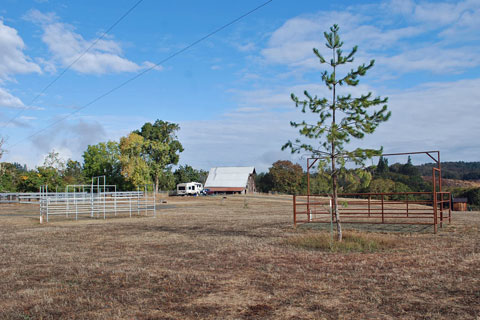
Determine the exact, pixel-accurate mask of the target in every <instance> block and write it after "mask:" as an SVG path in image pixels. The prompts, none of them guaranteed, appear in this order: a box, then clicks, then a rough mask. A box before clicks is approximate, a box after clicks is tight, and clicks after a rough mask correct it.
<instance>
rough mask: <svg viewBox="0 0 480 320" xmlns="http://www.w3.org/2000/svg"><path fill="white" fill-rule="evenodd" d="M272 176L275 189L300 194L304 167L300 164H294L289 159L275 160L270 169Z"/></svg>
mask: <svg viewBox="0 0 480 320" xmlns="http://www.w3.org/2000/svg"><path fill="white" fill-rule="evenodd" d="M268 173H269V174H270V176H271V177H272V182H273V190H274V191H278V192H282V193H288V194H298V193H299V191H300V190H301V188H302V180H303V176H304V174H303V169H302V166H300V165H299V164H293V163H292V162H291V161H288V160H279V161H277V162H275V163H274V164H273V165H272V167H271V168H270V169H269V170H268Z"/></svg>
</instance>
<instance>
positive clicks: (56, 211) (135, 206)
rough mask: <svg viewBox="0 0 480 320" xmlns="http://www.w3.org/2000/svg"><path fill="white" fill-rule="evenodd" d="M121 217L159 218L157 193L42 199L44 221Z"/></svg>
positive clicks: (41, 213)
mask: <svg viewBox="0 0 480 320" xmlns="http://www.w3.org/2000/svg"><path fill="white" fill-rule="evenodd" d="M119 214H128V215H129V216H130V217H131V216H132V214H134V215H135V214H136V215H152V216H156V198H155V193H154V192H153V193H152V194H149V193H148V192H144V191H128V192H99V193H71V195H68V196H65V197H56V196H55V195H54V194H48V193H45V194H43V195H42V196H41V197H40V221H43V219H45V221H46V222H48V221H49V219H50V218H51V216H64V217H66V218H74V219H75V220H78V219H79V218H80V217H90V218H101V217H102V218H103V219H106V218H107V216H112V215H113V216H117V215H119Z"/></svg>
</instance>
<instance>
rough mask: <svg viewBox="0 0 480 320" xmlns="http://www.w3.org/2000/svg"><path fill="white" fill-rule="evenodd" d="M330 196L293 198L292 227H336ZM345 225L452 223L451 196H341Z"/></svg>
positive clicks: (423, 193)
mask: <svg viewBox="0 0 480 320" xmlns="http://www.w3.org/2000/svg"><path fill="white" fill-rule="evenodd" d="M332 201H333V199H332V198H331V196H330V195H327V194H324V195H310V196H293V223H294V225H295V226H296V225H297V224H299V223H308V222H317V223H332V222H333V223H335V215H334V213H333V212H332V211H333V210H332ZM338 211H339V214H340V217H341V221H342V223H368V224H415V225H432V226H433V227H434V232H435V233H436V232H437V226H438V225H440V227H442V226H443V222H446V221H448V223H450V222H451V197H450V193H449V192H435V193H433V192H402V193H348V194H339V195H338Z"/></svg>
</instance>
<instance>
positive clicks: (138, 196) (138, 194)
mask: <svg viewBox="0 0 480 320" xmlns="http://www.w3.org/2000/svg"><path fill="white" fill-rule="evenodd" d="M137 215H140V187H137Z"/></svg>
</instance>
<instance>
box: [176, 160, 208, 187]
mask: <svg viewBox="0 0 480 320" xmlns="http://www.w3.org/2000/svg"><path fill="white" fill-rule="evenodd" d="M173 175H174V176H175V183H176V184H179V183H185V182H192V181H194V182H200V183H205V181H206V180H207V176H208V172H207V171H205V170H197V169H194V168H193V167H191V166H189V165H188V164H186V165H184V166H180V167H179V168H178V169H177V170H175V172H174V173H173Z"/></svg>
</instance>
